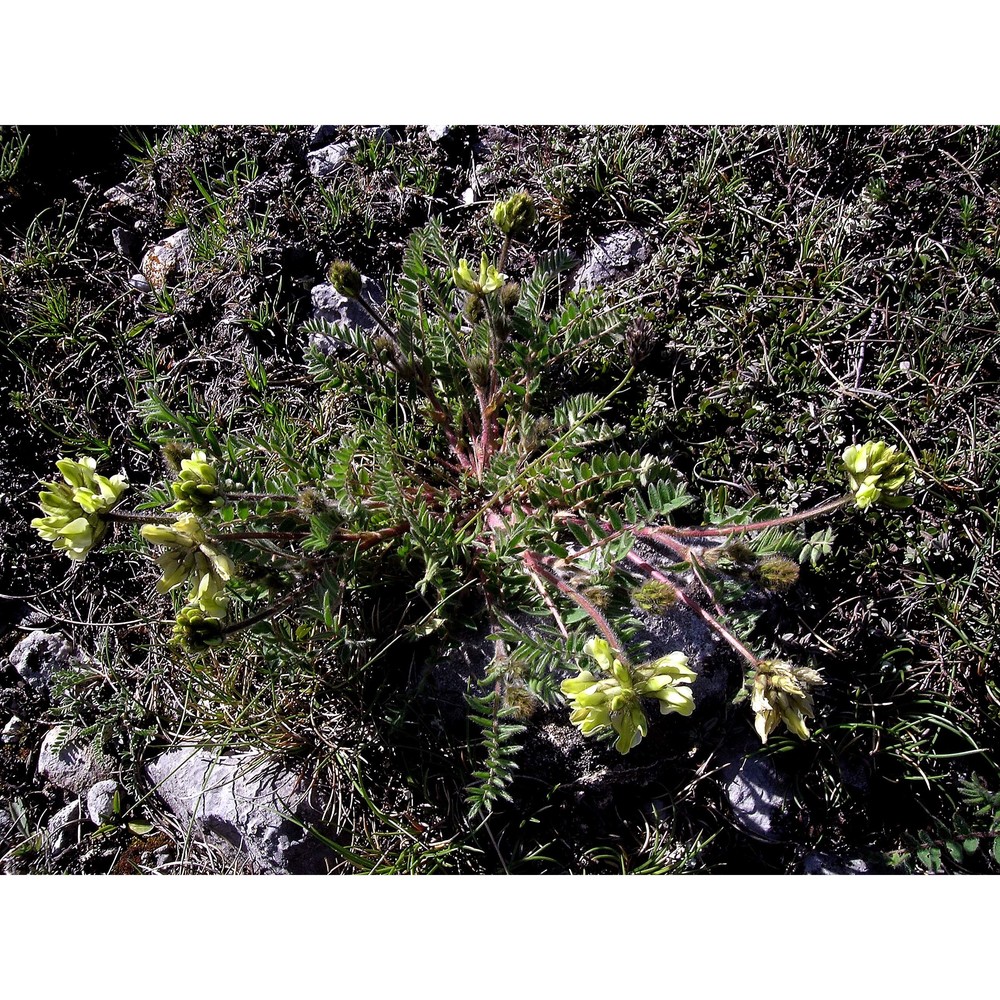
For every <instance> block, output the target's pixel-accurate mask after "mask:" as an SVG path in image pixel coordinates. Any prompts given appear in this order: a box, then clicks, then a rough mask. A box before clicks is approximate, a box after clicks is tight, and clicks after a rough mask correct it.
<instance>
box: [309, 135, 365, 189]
mask: <svg viewBox="0 0 1000 1000" xmlns="http://www.w3.org/2000/svg"><path fill="white" fill-rule="evenodd" d="M354 146H355V143H353V142H334V143H331V144H330V145H329V146H324V147H323V148H322V149H316V150H313V151H312V152H311V153H307V154H306V162H307V163H308V164H309V173H311V174H312V175H313V177H318V178H319V179H320V180H324V179H325V178H327V177H331V176H332V175H333V174H335V173H336V172H337V168H338V167H340V165H341V164H342V163H344V162H345V161H346V160H348V159H350V156H351V151H352V150H353V149H354Z"/></svg>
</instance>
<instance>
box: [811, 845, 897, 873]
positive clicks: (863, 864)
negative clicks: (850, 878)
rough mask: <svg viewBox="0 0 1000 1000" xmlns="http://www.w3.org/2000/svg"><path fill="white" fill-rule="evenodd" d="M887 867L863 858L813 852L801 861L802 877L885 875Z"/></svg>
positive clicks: (888, 869) (887, 870)
mask: <svg viewBox="0 0 1000 1000" xmlns="http://www.w3.org/2000/svg"><path fill="white" fill-rule="evenodd" d="M889 872H890V868H889V867H888V865H885V864H882V863H878V862H872V861H868V860H865V859H864V858H841V857H839V856H838V855H836V854H827V853H824V852H822V851H813V852H812V853H811V854H807V855H806V856H805V857H804V858H803V859H802V874H803V875H887V874H889Z"/></svg>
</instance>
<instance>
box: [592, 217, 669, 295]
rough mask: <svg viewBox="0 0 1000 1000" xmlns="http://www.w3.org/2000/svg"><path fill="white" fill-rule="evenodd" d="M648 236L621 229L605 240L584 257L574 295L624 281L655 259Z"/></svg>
mask: <svg viewBox="0 0 1000 1000" xmlns="http://www.w3.org/2000/svg"><path fill="white" fill-rule="evenodd" d="M653 249H654V248H653V244H652V241H651V240H650V238H649V236H648V235H647V234H646V233H644V232H642V231H641V230H637V229H631V228H629V229H619V230H617V231H615V232H613V233H608V234H607V235H606V236H602V237H601V238H600V239H599V240H598V241H597V242H596V243H595V244H594V246H592V247H591V248H590V249H589V250H588V251H587V252H586V253H585V254H584V257H583V263H582V264H581V265H580V270H579V271H578V272H577V275H576V281H575V282H574V284H573V291H575V292H578V291H580V290H581V289H585V288H597V287H598V286H600V285H606V284H608V283H609V282H610V281H613V280H614V279H616V278H621V277H624V276H625V275H627V274H629V273H630V272H632V271H634V270H635V269H636V268H637V267H638V266H639V265H640V264H645V263H646V262H647V261H648V260H650V259H651V258H652V256H653Z"/></svg>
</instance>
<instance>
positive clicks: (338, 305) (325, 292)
mask: <svg viewBox="0 0 1000 1000" xmlns="http://www.w3.org/2000/svg"><path fill="white" fill-rule="evenodd" d="M361 290H362V292H363V294H364V296H365V298H366V299H367V300H368V301H369V302H372V303H373V304H374V305H375V306H381V305H382V304H383V303H384V302H385V291H384V290H383V288H382V286H381V285H380V284H379V283H378V282H377V281H374V280H373V279H372V278H368V277H366V276H365V275H362V276H361ZM312 304H313V317H314V318H315V319H321V320H325V321H326V322H327V323H335V324H339V325H341V326H353V327H355V328H358V329H361V330H373V329H375V328H376V324H375V321H374V320H373V319H372V318H371V316H369V315H368V313H366V312H365V311H364V309H362V308H361V306H360V305H358V303H357V301H356V300H355V299H349V298H346V297H345V296H343V295H341V294H340V293H339V292H338V291H337V290H336V289H335V288H334V287H333V285H316V286H315V287H314V288H313V290H312ZM309 346H310V347H314V348H315V349H316V350H318V351H320V352H321V353H322V354H337V353H340V352H342V351H350V350H353V348H352V347H351V345H350V344H349V343H347V342H346V341H343V340H340V339H339V338H337V337H334V336H330V335H328V334H323V333H311V334H310V335H309Z"/></svg>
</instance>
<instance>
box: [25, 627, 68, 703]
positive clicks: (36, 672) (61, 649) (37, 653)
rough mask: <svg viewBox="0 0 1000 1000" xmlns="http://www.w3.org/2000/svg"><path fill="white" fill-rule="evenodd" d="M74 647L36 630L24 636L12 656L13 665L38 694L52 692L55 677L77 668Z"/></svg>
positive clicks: (64, 640) (48, 633)
mask: <svg viewBox="0 0 1000 1000" xmlns="http://www.w3.org/2000/svg"><path fill="white" fill-rule="evenodd" d="M74 653H75V650H74V646H73V644H72V643H71V642H70V641H69V640H68V639H66V638H65V637H64V636H61V635H53V634H52V633H50V632H42V631H41V630H36V631H34V632H31V633H30V634H29V635H27V636H25V638H23V639H22V640H21V641H20V642H19V643H18V644H17V645H16V646H15V647H14V648H13V649H12V650H11V653H10V665H11V666H12V667H13V668H14V670H16V671H17V673H18V674H19V675H20V677H21V679H22V680H24V682H25V683H26V684H27V685H28V687H30V688H31V689H32V690H33V691H36V692H37V693H38V694H43V693H44V692H46V691H47V690H48V688H49V684H50V683H51V681H52V675H53V674H55V673H58V672H59V671H63V670H72V669H73V668H74V667H75V666H76V665H77V662H78V660H77V658H76V656H75V655H74Z"/></svg>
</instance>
